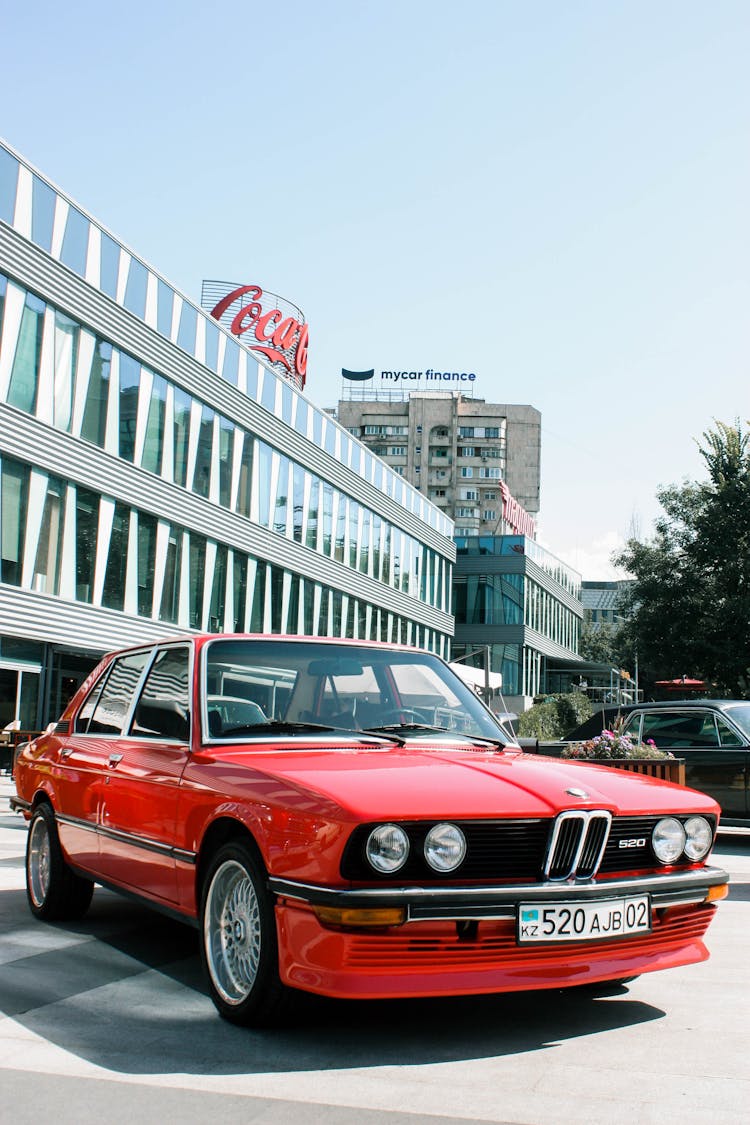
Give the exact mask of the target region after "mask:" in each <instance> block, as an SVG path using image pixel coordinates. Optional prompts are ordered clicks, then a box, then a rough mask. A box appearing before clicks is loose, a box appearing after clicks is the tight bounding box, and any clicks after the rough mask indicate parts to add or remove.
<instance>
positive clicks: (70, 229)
mask: <svg viewBox="0 0 750 1125" xmlns="http://www.w3.org/2000/svg"><path fill="white" fill-rule="evenodd" d="M89 225H90V224H89V221H88V219H86V218H84V216H83V215H82V214H81V212H80V211H79V210H78V209H77V208H76V207H71V208H70V210H69V211H68V218H67V221H66V223H65V235H64V237H63V244H62V250H61V251H60V261H61V262H63V264H64V265H66V266H67V267H68V268H69V269H71V270H73V271H74V272H75V273H77V274H78V275H79V276H80V277H85V276H86V255H87V253H88V248H89Z"/></svg>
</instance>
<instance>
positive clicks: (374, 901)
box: [268, 867, 729, 922]
mask: <svg viewBox="0 0 750 1125" xmlns="http://www.w3.org/2000/svg"><path fill="white" fill-rule="evenodd" d="M728 882H729V876H728V874H727V873H726V871H722V870H721V868H718V867H703V868H700V869H698V870H690V871H681V872H672V873H670V874H665V875H641V876H635V877H631V878H626V879H607V880H606V881H605V882H599V883H576V882H572V881H571V882H567V883H531V884H528V883H523V884H520V883H519V884H514V885H511V886H509V885H507V884H506V885H505V886H498V887H495V886H482V887H419V886H415V887H361V888H356V889H349V888H341V889H334V888H331V887H320V886H315V885H313V884H309V883H296V882H294V881H292V880H289V879H278V878H275V877H273V876H272V877H271V878H270V879H269V881H268V884H269V887H270V889H271V890H272V891H273V892H274V894H276V895H278V896H279V897H280V898H288V899H294V900H296V901H299V902H305V903H307V904H308V905H310V906H338V907H349V908H354V909H356V908H360V909H365V908H369V909H373V908H377V907H389V906H400V907H405V908H406V910H407V916H408V918H409V920H410V921H415V922H416V921H419V922H425V921H438V920H443V921H465V920H482V919H484V920H492V919H501V918H514V917H515V911H516V907H517V905H518V903H519V902H521V901H523V902H524V903H529V902H539V903H545V902H591V901H596V900H600V899H610V898H621V897H622V896H623V895H636V894H648V895H650V896H651V904H652V906H653V907H654V908H655V909H664V908H666V907H668V906H681V905H689V904H691V903H693V904H697V903H701V902H705V900H706V898H707V897H708V892H709V890H710V888H711V887H717V886H721V885H722V884H724V883H728Z"/></svg>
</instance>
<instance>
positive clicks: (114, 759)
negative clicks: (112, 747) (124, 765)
mask: <svg viewBox="0 0 750 1125" xmlns="http://www.w3.org/2000/svg"><path fill="white" fill-rule="evenodd" d="M121 761H122V754H110V756H109V764H110V766H116V765H117V763H118V762H121Z"/></svg>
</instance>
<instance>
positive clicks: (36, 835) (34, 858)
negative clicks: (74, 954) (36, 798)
mask: <svg viewBox="0 0 750 1125" xmlns="http://www.w3.org/2000/svg"><path fill="white" fill-rule="evenodd" d="M93 893H94V884H93V883H92V882H91V880H90V879H82V878H81V877H80V875H76V873H75V872H74V871H72V870H71V869H70V867H68V865H67V863H66V862H65V860H64V858H63V853H62V848H61V847H60V837H59V836H58V833H57V824H56V823H55V814H54V812H53V811H52V808H51V807H50V805H48V804H47V803H46V802H43V803H42V804H41V805H37V807H36V808H35V809H34V812H33V814H32V817H31V823H30V825H29V835H28V839H27V841H26V896H27V898H28V900H29V906H30V907H31V913H32V914H34V915H35V916H36V917H37V918H41V919H43V920H44V921H45V922H53V921H55V920H57V921H66V920H67V921H72V920H73V919H76V918H82V917H83V915H84V914H85V913H86V911H87V910H88V908H89V905H90V903H91V896H92V895H93Z"/></svg>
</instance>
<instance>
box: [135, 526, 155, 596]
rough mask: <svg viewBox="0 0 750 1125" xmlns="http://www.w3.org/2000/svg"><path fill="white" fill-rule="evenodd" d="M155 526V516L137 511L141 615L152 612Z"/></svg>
mask: <svg viewBox="0 0 750 1125" xmlns="http://www.w3.org/2000/svg"><path fill="white" fill-rule="evenodd" d="M157 526H158V525H157V520H156V517H155V516H151V515H148V514H147V513H146V512H139V513H138V613H139V615H140V616H141V617H151V616H152V614H153V599H154V573H155V571H156V533H157Z"/></svg>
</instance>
